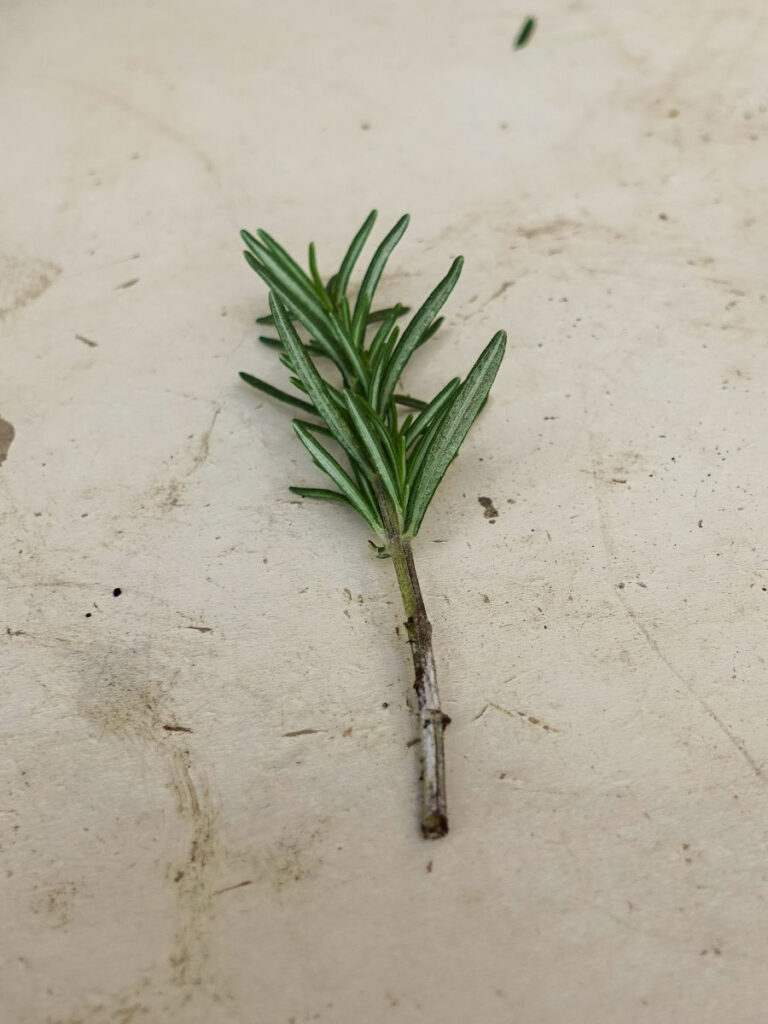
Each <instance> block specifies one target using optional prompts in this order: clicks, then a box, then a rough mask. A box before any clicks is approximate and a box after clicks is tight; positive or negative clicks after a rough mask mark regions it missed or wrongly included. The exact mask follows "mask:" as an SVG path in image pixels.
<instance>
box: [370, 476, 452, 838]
mask: <svg viewBox="0 0 768 1024" xmlns="http://www.w3.org/2000/svg"><path fill="white" fill-rule="evenodd" d="M381 498H383V496H381ZM381 498H380V506H381V511H382V514H383V517H384V525H385V527H386V531H387V551H388V552H389V554H390V555H391V557H392V561H393V563H394V566H395V572H396V573H397V582H398V583H399V585H400V593H401V594H402V597H403V606H404V607H405V614H406V616H407V619H406V623H405V625H406V629H407V630H408V642H409V643H410V645H411V655H412V656H413V667H414V671H415V675H416V678H415V681H414V684H413V688H414V690H415V691H416V703H417V714H418V718H419V740H420V749H421V762H422V778H421V781H422V792H421V831H422V833H423V834H424V838H425V839H439V838H440V837H441V836H444V835H445V834H446V833H447V832H448V812H447V807H446V797H445V750H444V745H443V734H444V732H445V727H446V726H447V725H448V723H449V722H450V718H449V717H448V716H447V715H445V714H443V711H442V709H441V707H440V693H439V692H438V689H437V673H436V671H435V656H434V654H433V651H432V625H431V623H430V621H429V619H428V618H427V611H426V608H425V607H424V599H423V597H422V595H421V587H420V586H419V578H418V576H417V575H416V566H415V564H414V561H413V550H412V548H411V538H410V537H406V536H403V534H402V533H401V532H400V528H399V526H398V523H397V520H396V518H395V516H394V515H393V512H394V510H393V509H392V508H391V506H390V505H389V504H388V502H387V500H386V498H384V499H383V500H381Z"/></svg>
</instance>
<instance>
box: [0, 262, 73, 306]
mask: <svg viewBox="0 0 768 1024" xmlns="http://www.w3.org/2000/svg"><path fill="white" fill-rule="evenodd" d="M60 274H61V267H59V266H57V265H56V264H55V263H51V262H50V261H49V260H37V259H18V258H16V257H13V256H9V255H7V254H2V253H0V320H3V319H4V318H5V317H6V316H8V315H9V314H10V313H16V312H17V311H18V310H20V309H24V307H25V306H29V305H30V304H31V303H32V302H34V301H35V299H38V298H40V296H41V295H42V294H43V292H46V291H47V290H48V289H49V288H50V287H51V285H52V284H53V282H54V281H55V280H56V278H57V277H58V276H59V275H60Z"/></svg>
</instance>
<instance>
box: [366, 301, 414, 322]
mask: <svg viewBox="0 0 768 1024" xmlns="http://www.w3.org/2000/svg"><path fill="white" fill-rule="evenodd" d="M395 310H397V315H398V316H405V314H406V313H410V311H411V307H410V306H401V305H400V304H399V303H398V305H396V306H387V308H386V309H374V310H372V311H371V312H370V313H369V314H368V323H369V324H378V323H381V321H382V320H386V319H387V317H388V316H389V314H390V313H392V312H394V311H395Z"/></svg>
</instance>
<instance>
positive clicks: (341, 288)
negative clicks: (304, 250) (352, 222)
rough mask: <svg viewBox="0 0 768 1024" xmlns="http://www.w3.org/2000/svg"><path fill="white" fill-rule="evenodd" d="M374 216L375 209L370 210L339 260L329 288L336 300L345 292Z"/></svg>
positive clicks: (371, 228)
mask: <svg viewBox="0 0 768 1024" xmlns="http://www.w3.org/2000/svg"><path fill="white" fill-rule="evenodd" d="M376 216H377V214H376V210H371V212H370V213H369V214H368V216H367V217H366V218H365V220H364V221H363V226H362V227H361V228H360V230H359V231H358V232H357V234H356V235H355V237H354V238H353V239H352V243H351V245H350V246H349V248H348V249H347V251H346V253H345V254H344V259H343V260H342V261H341V266H340V267H339V272H338V274H336V276H335V277H334V279H333V288H332V289H331V295H332V296H333V298H334V300H335V301H336V302H338V301H339V299H341V298H343V297H344V296H346V294H347V285H348V284H349V278H350V276H351V275H352V271H353V270H354V268H355V264H356V263H357V260H358V257H359V256H360V253H361V252H362V251H363V246H364V245H365V243H366V242H367V241H368V236H369V235H370V233H371V231H372V230H373V225H374V224H375V222H376Z"/></svg>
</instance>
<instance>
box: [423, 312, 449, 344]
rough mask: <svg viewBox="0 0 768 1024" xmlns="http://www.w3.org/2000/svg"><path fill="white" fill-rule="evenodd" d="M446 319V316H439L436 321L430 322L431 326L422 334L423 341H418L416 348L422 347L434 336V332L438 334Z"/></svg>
mask: <svg viewBox="0 0 768 1024" xmlns="http://www.w3.org/2000/svg"><path fill="white" fill-rule="evenodd" d="M444 320H445V317H442V316H439V317H438V318H437V320H435V322H434V323H432V324H430V326H429V327H428V328H427V329H426V331H424V334H423V335H422V338H421V341H420V342H419V343H418V345H417V346H416V348H421V346H422V345H423V344H424V342H426V341H429V339H430V338H431V337H432V335H433V334H437V332H438V331H439V330H440V328H441V327H442V326H443V322H444Z"/></svg>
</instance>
